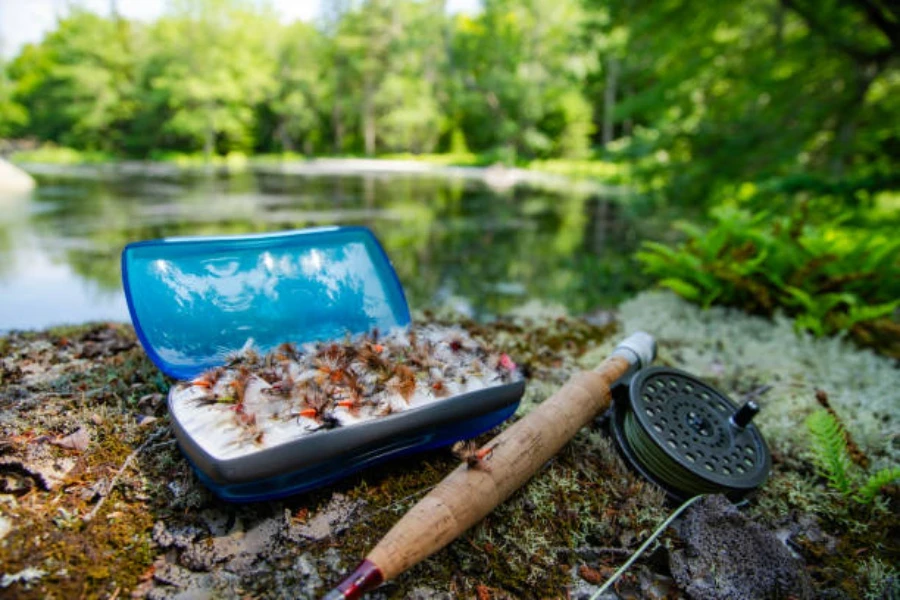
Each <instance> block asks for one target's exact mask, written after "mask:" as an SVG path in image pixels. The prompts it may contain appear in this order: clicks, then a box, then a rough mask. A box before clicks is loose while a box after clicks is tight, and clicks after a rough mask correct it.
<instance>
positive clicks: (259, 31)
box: [144, 0, 278, 156]
mask: <svg viewBox="0 0 900 600" xmlns="http://www.w3.org/2000/svg"><path fill="white" fill-rule="evenodd" d="M277 28H278V23H277V20H276V19H275V17H274V16H272V15H270V14H267V13H257V12H254V11H253V10H251V9H250V8H245V7H244V6H243V4H242V3H241V2H237V1H229V0H195V1H193V2H182V3H180V4H179V5H178V6H176V8H175V11H174V12H173V14H171V15H167V16H165V17H163V18H161V19H160V20H159V21H157V22H156V23H155V24H154V25H153V27H152V29H151V31H150V36H151V44H152V47H153V55H152V57H151V58H150V60H149V61H148V64H147V65H146V72H145V73H144V78H145V79H144V80H145V84H146V85H147V86H148V88H149V90H150V97H151V98H152V101H153V102H154V103H156V105H157V108H158V110H157V113H158V114H161V115H163V119H164V120H163V123H162V130H163V132H164V133H165V134H166V135H167V136H170V137H171V138H174V139H175V140H178V142H179V145H180V146H181V147H182V148H184V149H187V150H191V151H193V150H199V149H202V150H203V153H204V155H206V156H210V155H211V154H212V153H213V152H215V151H217V150H218V151H222V152H228V151H232V150H238V151H247V150H250V149H252V148H253V145H254V139H253V132H254V128H255V125H256V121H255V118H256V113H255V111H254V107H255V105H256V104H257V103H258V102H261V101H262V100H263V99H264V98H266V97H268V96H269V95H270V94H271V90H272V89H273V87H274V73H273V66H274V65H275V64H276V61H275V59H274V56H275V51H276V50H275V41H277V38H276V39H273V36H272V35H271V33H272V31H277Z"/></svg>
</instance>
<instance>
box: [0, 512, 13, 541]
mask: <svg viewBox="0 0 900 600" xmlns="http://www.w3.org/2000/svg"><path fill="white" fill-rule="evenodd" d="M12 528H13V526H12V521H10V520H9V519H7V518H6V517H4V516H3V515H0V541H2V540H3V538H5V537H6V536H7V535H8V534H9V532H10V531H12Z"/></svg>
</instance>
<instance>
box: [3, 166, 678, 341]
mask: <svg viewBox="0 0 900 600" xmlns="http://www.w3.org/2000/svg"><path fill="white" fill-rule="evenodd" d="M38 181H39V186H38V188H37V190H36V191H35V192H34V193H32V194H31V195H30V196H26V197H20V198H3V197H0V330H10V329H31V328H43V327H47V326H50V325H56V324H66V323H83V322H86V321H96V320H116V321H128V320H129V317H128V311H127V308H126V305H125V300H124V296H123V294H122V290H121V284H120V272H119V255H120V252H121V250H122V248H123V247H124V246H125V244H127V243H129V242H132V241H137V240H144V239H151V238H159V237H165V236H171V235H205V234H223V233H247V232H262V231H276V230H282V229H294V228H304V227H311V226H321V225H332V224H344V225H346V224H359V225H366V226H368V227H370V228H371V229H372V230H373V231H374V232H375V234H376V236H377V237H378V238H379V239H380V240H381V242H382V244H383V245H384V247H385V249H386V251H387V253H388V255H389V256H390V257H391V260H392V262H393V263H394V266H395V268H396V269H397V272H398V275H399V277H400V280H401V282H402V283H403V286H404V288H405V290H406V294H407V297H408V299H409V302H410V305H411V306H412V307H413V308H414V309H415V308H434V307H440V306H447V305H450V306H453V307H454V308H456V309H457V310H461V311H465V312H468V313H470V314H472V315H473V316H476V317H486V316H490V315H495V314H502V313H504V312H506V311H509V310H511V309H513V308H515V307H516V306H519V305H521V304H524V303H525V302H527V301H529V300H532V299H538V300H543V301H549V302H556V303H561V304H563V305H565V306H566V307H567V308H569V309H570V310H572V311H574V312H584V311H588V310H591V309H593V308H597V307H602V306H612V305H614V304H615V303H617V302H618V301H620V300H621V299H623V298H624V297H626V296H628V295H630V294H632V293H634V292H635V291H636V290H638V289H640V288H641V287H643V286H644V285H646V282H645V281H644V280H643V278H642V277H641V276H640V275H639V273H638V270H637V268H636V266H635V264H634V263H633V262H632V260H631V258H630V254H631V253H632V252H633V251H634V249H635V248H636V246H637V245H638V244H639V242H640V240H642V239H655V238H657V237H658V234H657V232H661V231H665V229H666V228H665V222H666V220H667V219H666V217H665V216H664V215H659V214H655V213H654V212H653V211H652V210H651V209H650V208H649V207H648V206H646V205H645V204H646V203H642V202H640V201H637V200H634V199H631V200H625V201H623V200H621V199H620V200H616V199H613V198H609V197H601V196H599V195H591V194H585V193H559V192H547V191H540V190H536V189H528V188H525V187H522V186H518V187H514V188H511V189H505V190H492V189H491V188H490V187H488V186H487V185H485V184H484V183H481V182H477V181H461V180H454V179H445V178H439V177H433V176H417V175H397V174H391V175H355V176H335V175H317V176H309V175H284V174H264V173H260V172H258V173H244V174H240V175H232V176H204V175H200V174H193V175H190V174H183V173H179V174H176V173H170V174H168V175H166V174H159V173H158V174H156V175H154V176H148V175H129V176H122V175H120V176H115V177H103V178H98V177H92V178H84V177H73V176H72V175H71V174H68V175H67V174H65V173H64V172H59V173H56V174H53V175H42V176H39V177H38Z"/></svg>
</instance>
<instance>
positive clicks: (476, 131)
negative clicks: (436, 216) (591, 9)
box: [452, 0, 593, 157]
mask: <svg viewBox="0 0 900 600" xmlns="http://www.w3.org/2000/svg"><path fill="white" fill-rule="evenodd" d="M584 19H585V14H584V12H583V11H582V9H581V3H580V2H577V1H575V0H565V1H561V2H552V3H548V2H539V1H536V0H534V1H529V2H513V1H511V0H487V1H486V2H485V6H484V12H483V13H481V14H480V15H478V16H477V17H474V18H473V17H469V16H466V15H460V16H458V17H457V19H456V23H455V28H454V35H453V54H452V68H453V70H454V72H455V74H456V77H457V78H458V81H459V83H458V84H457V86H456V89H457V90H458V98H457V102H459V104H460V109H459V110H458V112H459V114H461V115H463V126H464V131H465V132H466V137H467V139H468V140H469V141H470V143H472V145H473V146H474V147H476V148H478V149H487V148H496V147H499V148H502V149H504V151H505V152H506V153H507V155H510V156H516V155H520V154H521V155H523V156H526V157H534V156H548V155H552V154H554V153H557V152H560V151H563V152H566V153H574V154H583V153H584V150H585V148H586V146H587V143H588V142H587V139H586V138H587V135H588V134H589V133H590V132H591V130H592V125H591V123H592V121H591V118H590V111H587V110H585V102H584V101H583V100H582V99H581V98H580V97H579V96H580V94H581V84H582V82H583V81H584V78H585V77H586V75H587V73H588V72H589V70H590V69H591V67H592V60H593V55H592V54H590V53H589V52H587V45H586V44H585V43H584V41H583V39H582V35H581V33H582V25H583V23H584ZM563 135H564V136H565V137H566V138H567V141H566V142H565V143H564V144H562V145H557V144H556V142H555V140H554V138H553V137H552V136H563Z"/></svg>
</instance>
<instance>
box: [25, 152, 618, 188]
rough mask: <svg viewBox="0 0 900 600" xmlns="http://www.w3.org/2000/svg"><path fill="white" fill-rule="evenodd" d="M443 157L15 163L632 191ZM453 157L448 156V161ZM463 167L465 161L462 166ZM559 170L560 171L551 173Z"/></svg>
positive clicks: (104, 172) (98, 172)
mask: <svg viewBox="0 0 900 600" xmlns="http://www.w3.org/2000/svg"><path fill="white" fill-rule="evenodd" d="M441 157H442V155H432V156H430V157H423V158H421V159H416V158H409V157H402V158H399V157H398V158H392V157H376V158H357V157H349V158H345V157H321V158H310V159H304V158H293V157H291V158H281V157H270V156H265V155H262V156H257V157H243V156H241V157H236V158H229V157H217V160H214V161H212V162H207V163H204V162H197V161H193V160H185V161H179V160H177V159H175V160H171V161H170V160H110V161H103V162H81V163H55V162H30V161H27V160H23V161H17V162H15V165H16V166H17V167H18V168H19V169H21V170H22V171H24V172H26V173H28V174H29V175H31V176H73V177H78V178H83V179H104V178H106V177H118V176H122V175H126V176H146V177H173V176H177V175H181V174H185V173H215V174H227V173H242V172H247V171H250V172H253V173H259V174H264V175H265V174H281V175H291V176H303V177H316V176H338V175H351V176H376V177H377V176H394V175H408V176H423V177H446V178H449V179H459V180H463V181H477V182H481V183H483V184H485V185H487V186H488V187H490V188H491V189H494V190H498V191H505V190H508V189H511V188H513V187H515V186H518V185H524V186H528V187H532V188H538V189H545V190H549V191H564V192H570V193H582V194H601V195H604V196H624V195H627V194H629V193H630V192H631V191H632V190H631V189H629V187H628V186H625V185H622V184H607V183H603V182H602V181H601V178H600V177H599V176H597V175H595V174H591V173H590V171H591V168H592V165H593V166H598V165H603V164H604V163H601V162H600V161H583V162H575V161H570V162H565V161H555V162H552V161H545V162H543V163H542V162H537V163H536V164H535V166H528V167H519V166H513V167H509V166H505V165H503V164H500V163H495V164H491V165H468V164H445V163H443V162H437V161H435V158H437V159H440V158H441ZM451 157H452V155H447V158H448V159H449V158H451ZM461 162H464V161H461ZM554 171H562V172H554Z"/></svg>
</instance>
